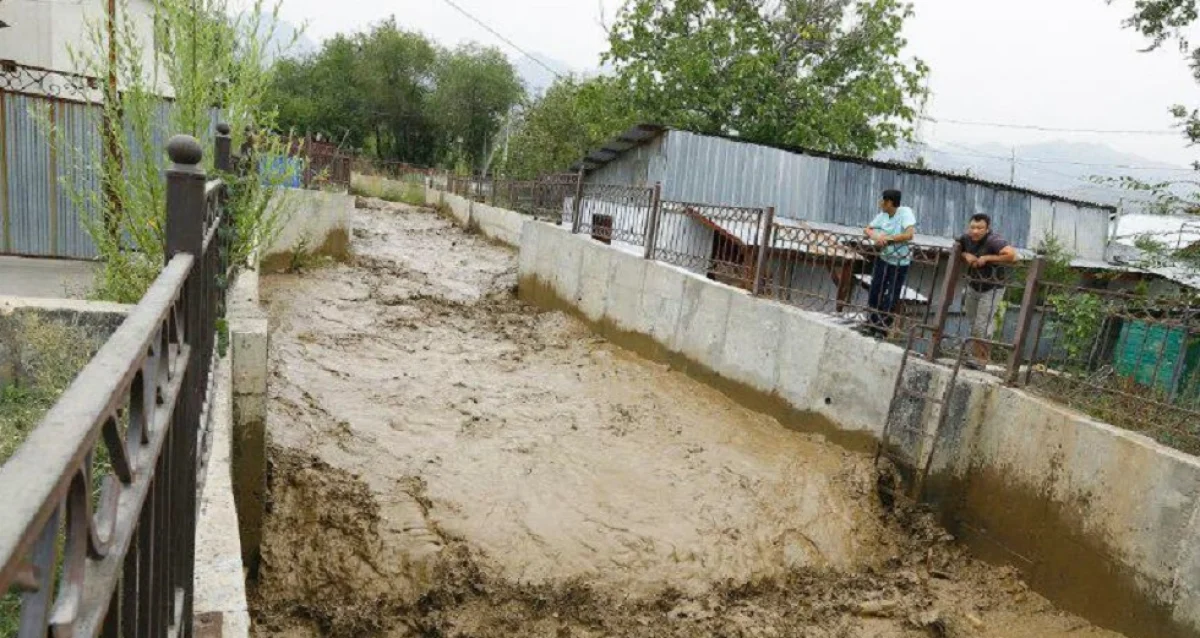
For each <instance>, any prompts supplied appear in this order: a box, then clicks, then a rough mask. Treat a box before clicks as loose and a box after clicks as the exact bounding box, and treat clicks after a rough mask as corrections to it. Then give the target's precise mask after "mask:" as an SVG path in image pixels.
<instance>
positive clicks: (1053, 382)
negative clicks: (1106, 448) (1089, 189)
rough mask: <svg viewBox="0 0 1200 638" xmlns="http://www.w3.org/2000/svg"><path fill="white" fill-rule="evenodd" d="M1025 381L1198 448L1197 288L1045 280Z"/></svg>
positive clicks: (1198, 450)
mask: <svg viewBox="0 0 1200 638" xmlns="http://www.w3.org/2000/svg"><path fill="white" fill-rule="evenodd" d="M1031 307H1032V308H1033V309H1034V311H1035V313H1036V316H1034V317H1032V319H1031V322H1032V324H1033V328H1032V332H1033V334H1032V338H1031V343H1032V354H1031V356H1030V357H1029V360H1028V361H1029V365H1028V366H1027V367H1026V368H1025V370H1024V383H1025V384H1026V385H1028V386H1029V387H1031V388H1033V389H1035V390H1038V391H1040V392H1043V393H1045V394H1047V395H1049V396H1052V397H1054V398H1056V399H1058V400H1059V401H1062V402H1064V403H1066V404H1068V405H1071V406H1072V407H1075V408H1078V409H1081V410H1084V411H1086V412H1088V413H1091V414H1093V415H1095V416H1097V417H1099V418H1102V419H1104V420H1105V421H1107V422H1109V423H1112V424H1113V425H1117V426H1120V427H1124V428H1126V429H1130V430H1135V431H1142V432H1146V433H1147V434H1150V435H1151V436H1153V437H1154V438H1156V439H1158V440H1159V441H1162V442H1164V443H1167V444H1169V445H1171V446H1173V447H1175V448H1177V449H1180V450H1183V451H1186V452H1190V453H1192V454H1200V429H1198V428H1200V295H1196V294H1192V295H1186V296H1183V297H1179V296H1170V297H1166V296H1157V297H1155V296H1151V295H1148V294H1136V293H1131V292H1125V291H1114V290H1103V289H1097V288H1084V287H1079V286H1073V285H1064V284H1058V283H1049V282H1043V283H1041V284H1040V285H1039V286H1038V290H1037V294H1036V296H1035V299H1034V301H1033V304H1032V306H1031Z"/></svg>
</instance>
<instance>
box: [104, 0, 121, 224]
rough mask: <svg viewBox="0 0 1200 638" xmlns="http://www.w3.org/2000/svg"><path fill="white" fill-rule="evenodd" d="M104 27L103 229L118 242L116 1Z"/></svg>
mask: <svg viewBox="0 0 1200 638" xmlns="http://www.w3.org/2000/svg"><path fill="white" fill-rule="evenodd" d="M106 18H107V20H106V24H105V26H106V27H107V28H106V31H107V34H106V35H107V36H108V77H107V81H106V83H105V86H104V115H103V117H104V120H103V122H101V129H102V130H103V135H104V151H105V152H104V154H105V156H106V157H105V158H104V171H103V173H102V174H103V181H104V198H105V201H106V202H107V206H106V210H105V211H104V228H105V230H106V231H107V232H108V234H109V237H110V238H111V239H113V240H119V239H120V233H121V216H122V215H121V208H122V206H121V193H120V190H119V189H120V188H121V185H122V183H123V178H122V174H123V173H124V163H125V161H124V158H122V157H121V142H120V126H121V123H120V120H121V105H120V100H121V93H120V87H119V86H117V0H108V7H107V16H106Z"/></svg>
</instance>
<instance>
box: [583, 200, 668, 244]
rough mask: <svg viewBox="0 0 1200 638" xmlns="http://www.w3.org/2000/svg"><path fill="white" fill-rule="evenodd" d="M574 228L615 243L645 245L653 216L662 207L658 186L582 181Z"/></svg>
mask: <svg viewBox="0 0 1200 638" xmlns="http://www.w3.org/2000/svg"><path fill="white" fill-rule="evenodd" d="M576 193H577V194H576V195H575V196H574V197H575V198H574V200H573V202H572V204H573V210H572V213H573V215H574V232H577V233H584V234H587V235H591V236H592V238H593V239H596V240H597V241H601V242H604V243H606V244H611V243H612V242H614V241H617V242H621V243H623V244H629V245H631V246H639V247H642V248H645V246H646V237H647V236H648V235H649V234H650V223H651V219H652V218H653V217H654V216H655V215H656V214H657V211H658V197H659V195H658V189H657V188H639V187H637V186H613V185H609V184H582V185H581V186H580V187H579V188H578V189H576Z"/></svg>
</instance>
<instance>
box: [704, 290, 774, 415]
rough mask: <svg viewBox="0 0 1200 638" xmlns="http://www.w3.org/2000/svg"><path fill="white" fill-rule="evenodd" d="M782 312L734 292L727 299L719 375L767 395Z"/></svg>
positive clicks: (769, 391)
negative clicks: (727, 315)
mask: <svg viewBox="0 0 1200 638" xmlns="http://www.w3.org/2000/svg"><path fill="white" fill-rule="evenodd" d="M782 323H783V310H782V308H780V307H779V306H777V305H775V304H773V303H767V302H764V301H763V300H762V299H755V298H753V297H751V296H750V295H749V294H747V293H739V292H735V293H733V294H732V295H731V296H730V300H729V321H728V325H729V326H730V327H729V328H727V329H726V330H725V343H724V346H723V351H722V353H721V364H720V366H719V367H718V368H717V371H718V372H720V373H721V374H722V375H723V376H725V377H727V378H730V379H733V380H734V381H739V382H741V383H745V384H746V385H748V386H750V387H752V388H754V389H755V390H758V391H760V392H765V393H767V394H770V393H771V392H772V391H773V390H774V389H775V376H776V374H777V372H776V366H777V361H778V358H779V348H780V340H781V338H782V336H783V331H782V330H781V329H780V328H781V326H782Z"/></svg>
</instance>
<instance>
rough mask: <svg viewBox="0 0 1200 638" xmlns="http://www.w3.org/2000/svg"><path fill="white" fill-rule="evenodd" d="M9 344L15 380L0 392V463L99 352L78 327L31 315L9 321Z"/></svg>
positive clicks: (10, 454) (93, 341)
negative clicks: (13, 323) (12, 327)
mask: <svg viewBox="0 0 1200 638" xmlns="http://www.w3.org/2000/svg"><path fill="white" fill-rule="evenodd" d="M15 321H16V322H17V323H16V329H15V331H14V332H15V334H14V335H13V339H11V341H12V343H10V344H7V347H9V348H13V349H14V353H15V354H16V357H15V359H16V362H17V371H18V374H17V379H16V380H15V381H14V382H12V383H11V384H9V385H8V386H5V387H4V388H0V464H3V463H4V462H5V461H7V460H8V458H9V457H10V456H12V453H13V452H15V451H16V449H17V447H19V446H20V444H21V442H22V441H24V440H25V437H26V436H27V435H28V434H29V432H31V431H32V430H33V428H34V426H36V425H37V424H38V422H39V421H40V420H41V418H42V416H43V415H44V414H45V413H46V411H47V410H49V409H50V407H51V406H52V405H54V402H55V401H56V400H58V397H59V395H61V394H62V393H63V391H64V390H66V389H67V386H69V385H71V381H73V380H74V379H75V375H77V374H78V373H79V371H80V370H82V369H83V367H84V366H85V365H87V362H88V360H89V359H90V358H91V356H92V355H93V354H94V353H95V352H96V350H97V349H98V348H99V344H98V343H97V342H96V340H95V339H90V338H88V336H87V334H86V333H84V332H83V331H81V330H79V329H78V328H74V327H71V326H68V325H65V324H62V323H58V322H54V321H48V320H44V319H41V318H39V317H37V316H36V315H27V316H23V317H21V318H20V319H17V320H15Z"/></svg>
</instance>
